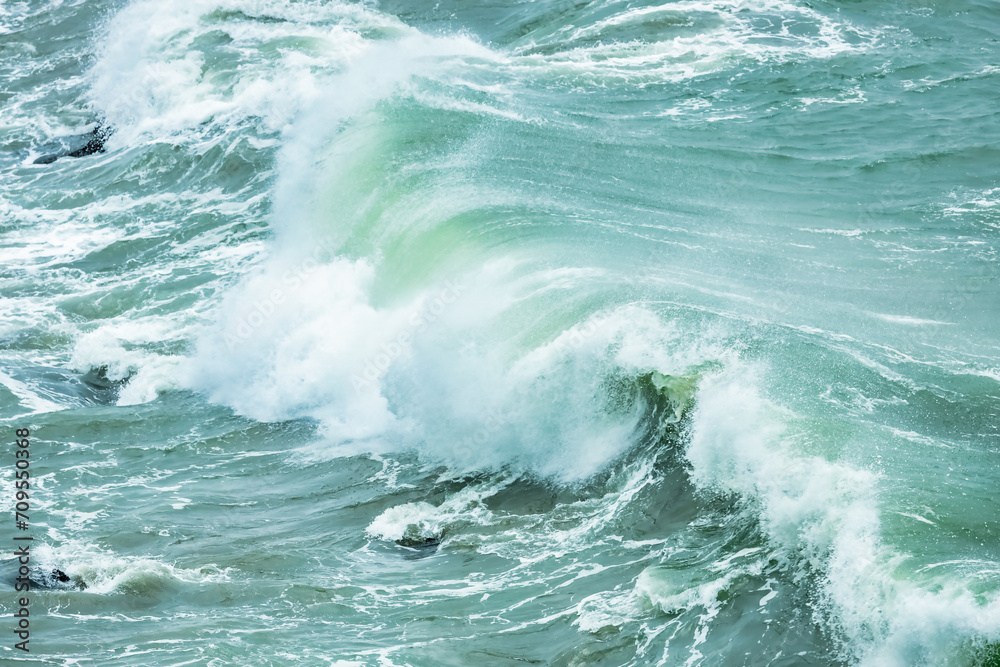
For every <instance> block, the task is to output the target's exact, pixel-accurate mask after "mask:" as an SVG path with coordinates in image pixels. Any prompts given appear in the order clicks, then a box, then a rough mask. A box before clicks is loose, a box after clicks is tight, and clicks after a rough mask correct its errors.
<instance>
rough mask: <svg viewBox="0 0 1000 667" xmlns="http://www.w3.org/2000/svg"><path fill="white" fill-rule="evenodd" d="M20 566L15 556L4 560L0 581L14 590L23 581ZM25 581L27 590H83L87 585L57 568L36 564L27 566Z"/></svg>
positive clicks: (1, 565) (0, 566)
mask: <svg viewBox="0 0 1000 667" xmlns="http://www.w3.org/2000/svg"><path fill="white" fill-rule="evenodd" d="M20 567H21V563H20V562H19V561H18V559H17V558H11V559H9V560H6V561H4V562H3V563H2V564H0V581H2V582H3V583H4V585H6V586H10V587H11V588H13V589H15V590H16V587H17V585H18V584H23V583H24V578H23V577H24V575H22V574H20ZM19 578H20V580H19ZM27 583H28V586H29V587H30V588H29V589H28V590H29V591H37V590H42V591H52V590H60V591H65V590H73V589H75V590H83V589H84V588H86V587H87V586H86V585H85V584H84V583H83V582H82V581H74V580H73V578H72V577H71V576H69V575H68V574H66V573H65V572H63V571H62V570H60V569H58V568H43V567H38V566H29V568H28V575H27Z"/></svg>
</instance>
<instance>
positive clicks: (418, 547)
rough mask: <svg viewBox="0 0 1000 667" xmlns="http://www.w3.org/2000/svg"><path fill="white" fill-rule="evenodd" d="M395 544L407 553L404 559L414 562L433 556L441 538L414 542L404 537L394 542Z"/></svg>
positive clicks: (429, 538)
mask: <svg viewBox="0 0 1000 667" xmlns="http://www.w3.org/2000/svg"><path fill="white" fill-rule="evenodd" d="M396 544H398V545H399V546H401V547H403V548H404V549H406V550H407V551H408V552H409V553H407V554H406V555H405V556H404V558H406V559H407V560H416V559H418V558H426V557H427V556H431V555H433V554H435V553H436V552H437V550H438V547H439V546H441V538H439V537H428V538H424V539H419V540H414V539H410V538H406V537H404V538H403V539H401V540H396Z"/></svg>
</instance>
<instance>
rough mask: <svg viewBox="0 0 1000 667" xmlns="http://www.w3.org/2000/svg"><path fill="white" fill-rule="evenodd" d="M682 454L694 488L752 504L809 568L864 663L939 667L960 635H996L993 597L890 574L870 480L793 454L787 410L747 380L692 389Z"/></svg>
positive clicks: (848, 647)
mask: <svg viewBox="0 0 1000 667" xmlns="http://www.w3.org/2000/svg"><path fill="white" fill-rule="evenodd" d="M694 420H695V421H694V426H693V431H692V438H691V442H690V445H689V447H688V459H689V461H690V462H691V465H692V479H693V480H694V481H695V482H696V484H697V485H698V487H699V488H701V489H704V490H717V491H723V492H736V493H738V494H740V495H742V496H743V497H745V498H748V499H751V500H752V501H753V502H755V503H757V504H758V507H759V518H760V522H761V524H762V527H763V528H764V529H765V531H766V534H767V535H768V536H769V537H770V539H771V540H772V541H773V542H774V544H775V545H777V546H779V547H780V548H782V549H784V550H785V552H784V553H785V555H786V557H787V558H788V559H789V563H790V564H791V565H793V566H794V567H803V566H805V567H808V568H809V569H810V570H812V571H813V572H816V573H819V574H820V578H821V581H822V584H821V596H822V599H823V601H824V602H823V604H824V605H825V607H824V609H825V613H826V615H827V616H826V618H827V621H828V622H829V623H831V625H832V626H833V627H835V628H837V629H838V631H839V632H841V633H843V637H844V638H845V639H846V643H845V644H844V647H843V650H844V653H845V656H846V657H848V658H849V659H850V660H851V661H852V662H853V661H857V662H858V663H859V664H862V665H872V666H875V665H891V666H895V665H900V666H902V665H912V664H941V663H943V662H944V661H946V660H947V658H948V657H949V656H950V655H952V654H953V653H954V652H955V651H956V650H957V643H956V642H960V641H962V639H963V638H968V637H972V636H985V637H993V638H996V637H998V636H1000V600H998V599H996V598H990V599H985V600H982V599H981V600H977V599H975V597H974V596H973V595H972V594H971V593H969V592H968V590H967V589H966V588H965V585H964V582H963V581H962V579H961V578H958V579H949V578H948V576H947V575H946V574H942V577H941V578H939V579H936V580H933V581H929V582H925V583H924V584H923V585H921V584H920V583H916V582H912V581H909V580H907V579H899V578H897V577H895V576H894V574H893V573H894V571H895V569H896V568H897V567H898V566H899V564H900V563H901V562H903V561H904V560H905V559H906V557H907V555H906V554H903V553H898V552H896V551H894V550H893V549H892V548H890V547H889V546H887V545H886V544H884V543H883V541H882V538H881V534H880V526H881V521H880V517H879V502H878V492H877V481H878V478H877V477H876V476H875V475H873V474H872V473H869V472H866V471H863V470H860V469H855V468H852V467H850V466H847V465H845V464H842V463H836V462H831V461H827V460H826V459H823V458H820V457H816V456H808V455H804V454H803V453H800V452H796V446H795V442H796V441H797V439H798V438H797V436H796V434H795V432H794V431H795V428H794V426H793V423H794V419H793V418H792V416H791V415H789V414H788V413H786V412H785V411H782V410H780V409H778V408H776V407H775V406H774V405H773V404H771V403H770V402H768V401H766V400H765V399H763V398H762V397H761V396H760V394H759V393H758V391H757V390H756V389H755V387H754V383H753V381H752V375H748V374H746V373H745V372H743V373H740V374H733V373H732V372H726V373H722V374H719V375H717V376H715V377H711V378H708V379H707V380H706V381H704V382H703V383H702V385H701V387H700V391H699V396H698V407H697V411H696V413H695V416H694Z"/></svg>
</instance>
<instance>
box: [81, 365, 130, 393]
mask: <svg viewBox="0 0 1000 667" xmlns="http://www.w3.org/2000/svg"><path fill="white" fill-rule="evenodd" d="M131 377H132V376H131V375H129V376H128V377H126V378H124V379H121V380H112V379H111V378H109V377H108V367H107V366H101V367H100V368H91V369H90V370H89V371H87V372H86V373H84V374H83V377H81V378H80V379H81V380H83V381H84V382H85V383H86V384H88V385H90V386H91V387H95V388H97V389H118V388H120V387H122V386H123V385H124V384H125V383H126V382H128V381H129V379H130V378H131Z"/></svg>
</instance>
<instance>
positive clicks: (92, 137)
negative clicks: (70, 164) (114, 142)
mask: <svg viewBox="0 0 1000 667" xmlns="http://www.w3.org/2000/svg"><path fill="white" fill-rule="evenodd" d="M111 134H112V130H111V128H110V127H108V126H107V125H105V124H104V123H103V122H100V121H99V122H98V123H97V126H96V127H95V128H94V129H93V130H91V131H90V132H87V133H86V134H76V135H72V136H69V137H60V138H58V139H56V140H55V141H54V142H52V143H49V144H45V145H44V146H42V150H43V151H44V154H43V155H41V156H40V157H37V158H35V161H34V162H33V164H52V163H53V162H55V161H56V160H58V159H59V158H61V157H84V156H85V155H93V154H95V153H103V152H104V151H105V148H104V146H105V144H106V143H107V141H108V138H109V137H110V136H111Z"/></svg>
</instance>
